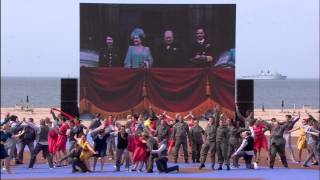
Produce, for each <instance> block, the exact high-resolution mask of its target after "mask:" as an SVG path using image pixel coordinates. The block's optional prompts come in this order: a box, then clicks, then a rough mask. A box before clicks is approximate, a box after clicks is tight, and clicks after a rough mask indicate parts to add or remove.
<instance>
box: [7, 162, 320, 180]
mask: <svg viewBox="0 0 320 180" xmlns="http://www.w3.org/2000/svg"><path fill="white" fill-rule="evenodd" d="M172 165H173V164H172V163H169V166H172ZM178 165H179V167H180V172H172V173H168V174H165V173H158V172H157V170H156V167H155V168H154V173H146V172H129V171H127V170H125V169H124V168H122V169H121V171H120V172H115V171H114V164H111V163H105V166H104V169H105V170H104V171H103V172H100V171H97V172H93V173H72V172H71V166H68V167H61V168H54V169H49V167H48V165H47V164H36V165H35V167H34V168H33V169H28V168H27V167H26V165H19V166H14V168H13V174H7V173H6V172H4V171H1V179H3V180H5V179H11V180H13V179H47V180H49V179H50V180H51V179H90V180H91V179H108V180H113V179H119V180H120V179H121V180H123V179H131V180H133V179H134V180H138V179H141V178H143V179H148V180H150V179H152V180H156V179H157V180H159V179H162V180H163V179H164V178H165V179H166V180H171V179H172V180H173V179H178V178H179V179H180V178H183V179H189V180H191V179H229V180H230V179H233V180H236V179H265V180H278V179H281V180H296V179H297V180H303V179H308V180H315V179H319V177H320V175H319V170H318V169H293V168H292V169H291V168H289V169H285V168H282V167H276V168H274V169H269V168H267V167H259V168H258V169H255V170H248V169H245V168H244V165H243V164H242V165H241V167H240V168H239V169H231V170H230V171H227V170H222V171H218V170H214V171H212V170H211V169H210V164H209V163H208V164H206V168H204V169H203V170H198V166H199V164H192V163H190V164H185V163H178ZM216 168H217V165H216ZM96 169H97V170H100V165H99V164H98V165H97V168H96Z"/></svg>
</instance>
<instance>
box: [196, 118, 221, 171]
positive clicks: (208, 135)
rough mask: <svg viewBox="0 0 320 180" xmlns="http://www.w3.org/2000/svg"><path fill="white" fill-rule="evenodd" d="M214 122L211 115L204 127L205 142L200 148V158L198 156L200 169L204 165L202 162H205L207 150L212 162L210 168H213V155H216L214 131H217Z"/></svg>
mask: <svg viewBox="0 0 320 180" xmlns="http://www.w3.org/2000/svg"><path fill="white" fill-rule="evenodd" d="M215 123H216V122H215V118H214V117H213V116H211V117H209V122H208V125H207V127H206V129H205V142H204V144H203V145H202V148H201V158H200V163H201V165H200V167H199V169H202V168H204V167H205V165H204V163H205V162H206V158H207V155H208V151H209V152H210V157H211V162H212V166H211V168H212V169H214V164H215V157H216V132H217V127H216V124H215Z"/></svg>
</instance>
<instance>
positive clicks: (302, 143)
mask: <svg viewBox="0 0 320 180" xmlns="http://www.w3.org/2000/svg"><path fill="white" fill-rule="evenodd" d="M306 127H307V119H303V121H302V122H301V125H300V126H299V127H296V128H294V129H292V130H290V131H289V133H291V132H294V131H298V130H299V137H298V140H297V149H298V153H299V160H298V162H299V163H300V162H301V156H302V150H303V149H307V150H308V144H307V140H306Z"/></svg>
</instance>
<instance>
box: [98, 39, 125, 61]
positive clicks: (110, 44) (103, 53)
mask: <svg viewBox="0 0 320 180" xmlns="http://www.w3.org/2000/svg"><path fill="white" fill-rule="evenodd" d="M119 55H120V54H119V49H118V48H117V47H115V46H114V41H113V38H112V36H110V35H108V36H107V37H106V46H105V47H103V48H101V49H100V52H99V67H120V66H121V64H120V62H121V61H120V56H119Z"/></svg>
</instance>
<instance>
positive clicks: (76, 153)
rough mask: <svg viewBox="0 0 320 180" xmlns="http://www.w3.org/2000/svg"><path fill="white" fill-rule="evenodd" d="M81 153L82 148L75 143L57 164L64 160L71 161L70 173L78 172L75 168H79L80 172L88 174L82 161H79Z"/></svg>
mask: <svg viewBox="0 0 320 180" xmlns="http://www.w3.org/2000/svg"><path fill="white" fill-rule="evenodd" d="M81 152H82V148H81V147H80V145H79V144H77V143H75V144H74V145H73V148H72V149H71V151H70V152H69V153H68V154H67V155H66V156H64V157H63V158H62V159H60V160H59V162H62V161H64V160H67V159H68V158H71V159H72V173H75V172H78V171H79V170H78V169H77V167H79V168H80V170H81V172H90V171H89V170H88V168H87V166H86V164H85V162H84V161H83V160H81V159H80V155H81Z"/></svg>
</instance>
